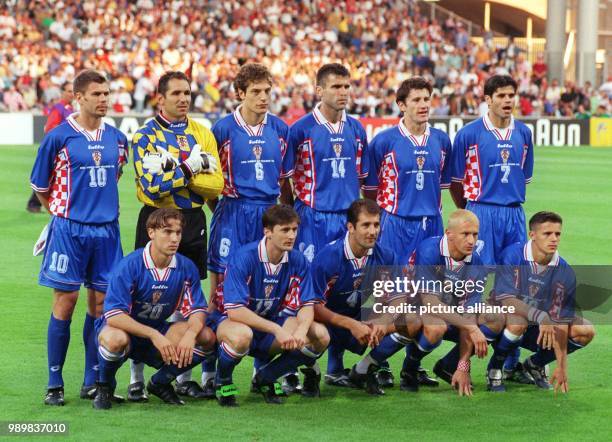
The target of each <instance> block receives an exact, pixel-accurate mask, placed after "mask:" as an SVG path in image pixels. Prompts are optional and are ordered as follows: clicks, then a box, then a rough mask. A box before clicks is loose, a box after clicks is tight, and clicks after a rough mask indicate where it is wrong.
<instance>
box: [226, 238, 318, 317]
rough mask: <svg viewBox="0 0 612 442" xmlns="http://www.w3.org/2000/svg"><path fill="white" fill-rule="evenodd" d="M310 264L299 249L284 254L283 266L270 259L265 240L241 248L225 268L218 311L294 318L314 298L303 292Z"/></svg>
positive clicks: (311, 302)
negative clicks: (237, 309)
mask: <svg viewBox="0 0 612 442" xmlns="http://www.w3.org/2000/svg"><path fill="white" fill-rule="evenodd" d="M308 277H309V275H308V261H306V258H304V255H302V254H301V253H300V252H299V251H297V250H291V251H288V252H284V254H283V256H282V259H281V261H280V263H278V264H273V263H271V262H270V260H269V259H268V253H267V251H266V239H265V238H264V239H262V240H261V241H256V242H252V243H250V244H247V245H245V246H244V247H242V248H240V249H238V251H237V252H236V253H235V254H234V255H233V257H232V258H231V259H230V262H229V263H228V265H227V268H226V269H225V278H224V280H223V286H222V288H221V291H219V290H218V291H217V302H218V305H219V312H220V313H221V314H224V313H225V312H226V311H227V310H231V309H235V308H240V307H247V308H248V309H250V310H251V311H253V312H254V313H256V314H257V315H259V316H261V317H263V318H266V319H269V320H274V319H276V318H277V317H278V316H279V315H280V314H281V313H283V314H286V315H290V316H293V315H295V314H297V312H298V311H299V309H300V308H301V307H302V306H303V305H309V304H313V303H314V299H313V298H311V297H309V296H308V294H305V293H304V291H303V286H304V284H305V283H306V281H307V279H308Z"/></svg>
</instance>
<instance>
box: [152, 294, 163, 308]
mask: <svg viewBox="0 0 612 442" xmlns="http://www.w3.org/2000/svg"><path fill="white" fill-rule="evenodd" d="M161 296H162V292H153V296H151V302H152V303H153V305H155V304H157V303H158V302H159V299H160V298H161Z"/></svg>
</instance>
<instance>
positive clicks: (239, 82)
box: [234, 63, 272, 95]
mask: <svg viewBox="0 0 612 442" xmlns="http://www.w3.org/2000/svg"><path fill="white" fill-rule="evenodd" d="M258 81H267V82H268V83H270V84H272V74H271V73H270V71H269V70H268V68H267V67H265V66H264V65H263V64H260V63H246V64H244V65H243V66H242V67H241V68H240V70H239V71H238V75H236V78H235V79H234V89H235V90H236V95H237V94H238V91H243V92H246V90H247V89H248V87H249V85H250V84H251V83H257V82H258Z"/></svg>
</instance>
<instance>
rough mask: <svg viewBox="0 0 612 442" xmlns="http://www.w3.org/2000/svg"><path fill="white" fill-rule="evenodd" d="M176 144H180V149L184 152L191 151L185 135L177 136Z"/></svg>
mask: <svg viewBox="0 0 612 442" xmlns="http://www.w3.org/2000/svg"><path fill="white" fill-rule="evenodd" d="M176 142H177V143H178V145H179V148H181V149H182V150H187V149H189V141H188V140H187V137H186V136H185V135H177V136H176Z"/></svg>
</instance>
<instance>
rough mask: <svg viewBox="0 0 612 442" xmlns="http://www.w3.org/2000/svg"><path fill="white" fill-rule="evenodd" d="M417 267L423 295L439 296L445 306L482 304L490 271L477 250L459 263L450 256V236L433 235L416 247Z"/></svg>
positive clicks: (416, 274) (416, 277)
mask: <svg viewBox="0 0 612 442" xmlns="http://www.w3.org/2000/svg"><path fill="white" fill-rule="evenodd" d="M415 266H416V267H415V280H416V283H417V284H419V283H420V284H422V285H421V287H422V289H421V290H420V292H422V293H427V294H432V295H435V296H438V297H439V298H440V300H441V301H442V302H443V303H445V304H446V305H456V306H463V307H469V306H473V305H475V304H478V303H480V302H482V294H483V292H484V289H485V285H486V281H487V273H488V268H487V267H486V266H485V265H484V263H483V262H482V259H481V258H480V254H479V253H478V251H477V250H474V251H473V252H472V254H471V255H468V256H466V257H465V258H464V259H463V260H461V261H456V260H454V259H453V258H452V256H451V254H450V250H449V247H448V237H447V236H446V235H444V236H432V237H431V238H427V239H426V240H424V241H423V242H422V243H421V244H420V245H419V246H418V247H417V249H416V254H415ZM468 281H471V282H468ZM434 282H438V283H441V284H434Z"/></svg>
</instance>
